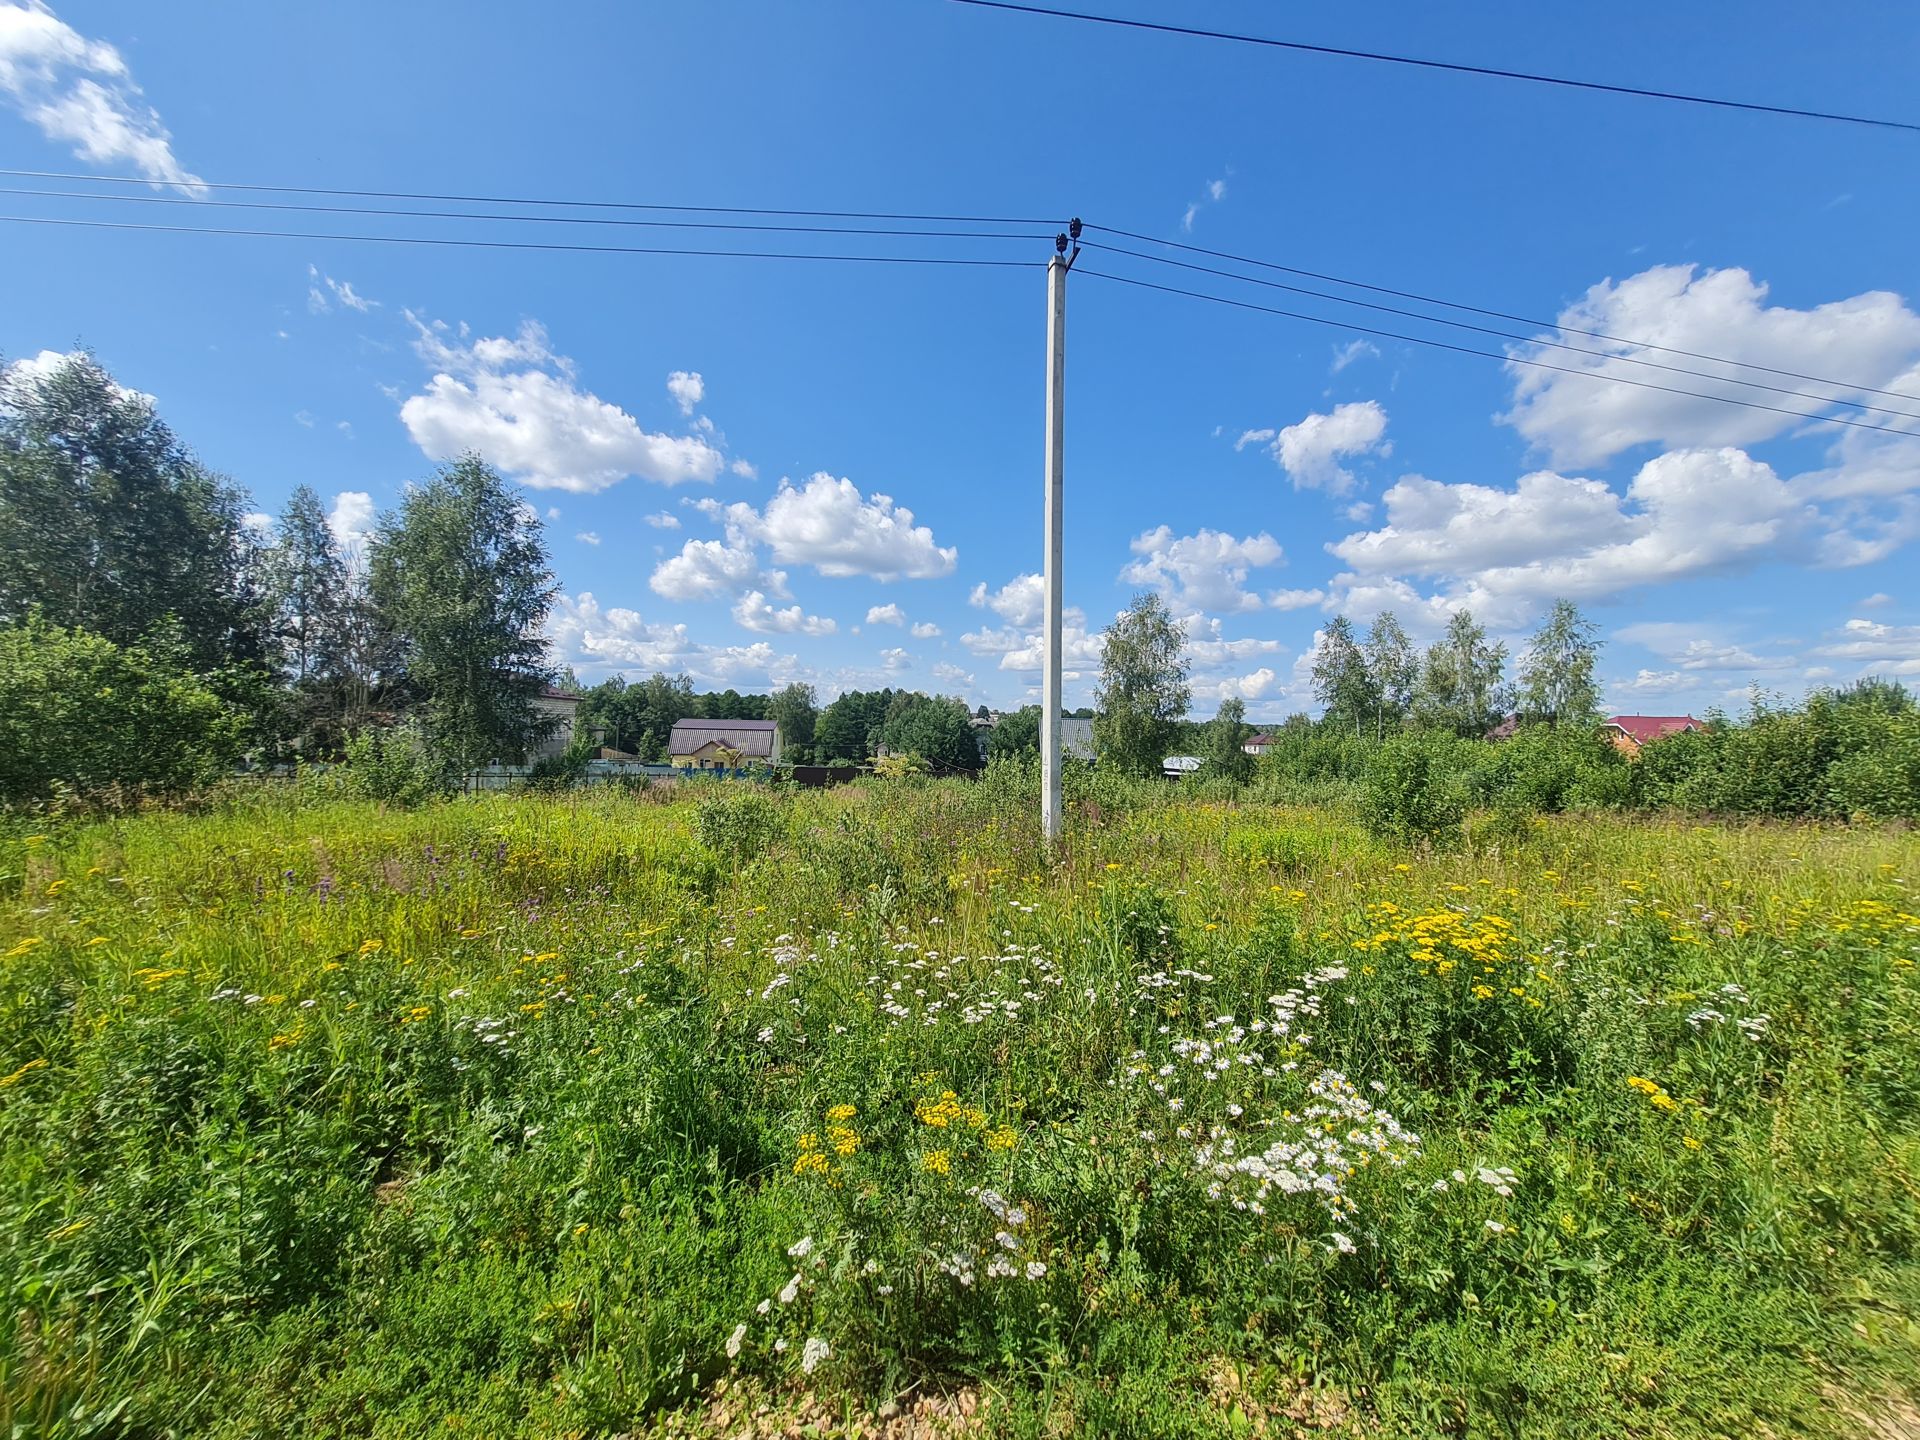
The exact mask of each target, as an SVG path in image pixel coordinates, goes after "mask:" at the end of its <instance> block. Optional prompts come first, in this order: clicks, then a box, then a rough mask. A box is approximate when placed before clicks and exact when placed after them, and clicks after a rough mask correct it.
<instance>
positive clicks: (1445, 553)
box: [1327, 448, 1809, 625]
mask: <svg viewBox="0 0 1920 1440" xmlns="http://www.w3.org/2000/svg"><path fill="white" fill-rule="evenodd" d="M1385 498H1386V507H1387V523H1386V524H1385V525H1384V526H1382V527H1381V528H1380V529H1378V530H1373V531H1367V532H1361V533H1358V534H1353V535H1349V536H1347V537H1346V538H1345V539H1343V540H1340V541H1337V542H1335V543H1333V544H1331V545H1329V546H1328V547H1327V548H1328V550H1329V551H1331V552H1332V553H1333V554H1334V555H1336V556H1338V557H1339V558H1340V559H1342V560H1344V561H1345V562H1346V563H1347V564H1348V565H1349V566H1350V567H1352V569H1351V573H1349V574H1346V575H1341V576H1337V577H1335V580H1334V586H1335V589H1336V592H1346V593H1344V594H1339V595H1338V596H1337V598H1339V599H1341V600H1342V602H1343V605H1344V606H1345V608H1347V610H1348V613H1350V614H1353V613H1356V612H1355V607H1353V606H1352V605H1351V603H1349V602H1350V600H1351V596H1352V595H1353V593H1354V592H1357V591H1361V590H1364V589H1366V588H1368V585H1369V583H1371V584H1373V585H1375V586H1380V587H1385V588H1387V589H1389V590H1391V589H1393V588H1394V587H1398V588H1400V589H1403V590H1404V589H1405V588H1406V587H1405V584H1404V580H1402V579H1401V578H1400V577H1404V576H1424V577H1445V578H1447V579H1448V580H1450V581H1452V582H1453V583H1452V584H1451V585H1450V587H1449V589H1448V591H1447V592H1446V594H1445V595H1444V597H1438V598H1436V600H1434V601H1433V602H1428V603H1431V604H1433V605H1434V606H1435V607H1436V609H1437V610H1438V611H1440V612H1442V614H1439V615H1435V616H1433V617H1432V618H1436V619H1438V618H1443V617H1444V612H1446V611H1451V610H1454V609H1458V608H1460V607H1462V606H1470V607H1471V608H1472V609H1473V610H1474V612H1475V613H1476V614H1479V615H1481V617H1482V618H1483V619H1486V620H1488V621H1490V622H1491V623H1494V624H1496V625H1500V624H1512V623H1517V622H1518V621H1520V620H1521V619H1523V618H1524V617H1525V616H1526V615H1527V614H1529V613H1531V612H1532V610H1533V609H1534V608H1535V607H1536V605H1537V604H1538V602H1540V601H1542V600H1544V599H1547V598H1550V597H1554V596H1566V597H1568V598H1570V599H1574V600H1587V599H1593V598H1595V597H1598V596H1603V595H1612V594H1617V593H1619V592H1621V591H1623V590H1628V589H1632V588H1635V587H1639V586H1646V585H1651V584H1656V583H1659V582H1663V581H1670V580H1677V579H1680V578H1683V577H1686V576H1693V575H1706V574H1714V573H1721V572H1726V571H1731V570H1736V569H1740V568H1743V567H1745V566H1749V565H1752V564H1754V563H1756V562H1758V561H1760V560H1763V559H1778V558H1788V557H1792V556H1794V555H1796V554H1801V553H1804V552H1806V550H1807V549H1808V546H1809V536H1808V533H1807V530H1806V522H1807V521H1808V519H1809V512H1807V511H1806V509H1805V507H1803V506H1801V505H1800V504H1799V503H1798V502H1797V501H1796V499H1795V497H1794V495H1793V492H1792V491H1791V489H1790V488H1789V487H1788V485H1787V484H1786V483H1785V482H1784V481H1782V480H1781V479H1780V477H1779V476H1778V475H1776V474H1775V473H1774V471H1773V469H1772V468H1771V467H1770V466H1768V465H1765V464H1763V463H1761V462H1760V461H1757V460H1755V459H1753V458H1752V457H1751V456H1749V455H1747V454H1746V453H1745V452H1744V451H1741V450H1736V449H1731V448H1728V449H1720V450H1680V451H1674V452H1672V453H1670V454H1666V455H1661V456H1658V457H1656V458H1655V459H1653V460H1649V461H1648V462H1647V463H1646V464H1645V465H1643V466H1642V467H1641V468H1640V472H1639V474H1637V475H1636V476H1635V477H1634V479H1633V483H1632V484H1631V485H1629V486H1628V487H1627V493H1626V495H1625V496H1624V497H1622V496H1619V495H1616V494H1615V493H1614V492H1613V491H1612V490H1610V489H1608V488H1607V486H1605V485H1603V484H1601V483H1600V482H1599V481H1596V480H1582V479H1574V478H1570V477H1567V476H1562V475H1557V474H1554V473H1553V472H1552V471H1544V470H1543V471H1536V472H1535V473H1533V474H1531V475H1526V476H1523V477H1521V479H1520V482H1519V484H1518V485H1517V486H1516V487H1515V488H1514V489H1512V490H1504V489H1498V488H1496V487H1493V486H1486V485H1473V484H1459V485H1445V484H1441V483H1439V482H1437V481H1433V480H1426V479H1423V478H1422V477H1420V476H1417V475H1413V476H1408V477H1407V478H1405V479H1404V480H1401V481H1399V482H1398V483H1397V484H1395V485H1394V486H1392V487H1391V488H1390V489H1389V490H1388V491H1387V493H1386V497H1385ZM1408 599H1411V600H1412V602H1413V603H1412V604H1411V605H1409V604H1407V603H1406V601H1407V600H1408ZM1388 603H1391V604H1393V605H1394V606H1395V608H1404V609H1411V610H1414V611H1415V612H1416V614H1417V611H1418V606H1419V605H1420V604H1421V603H1422V602H1421V601H1420V600H1419V598H1418V597H1417V596H1413V595H1412V594H1411V592H1410V591H1409V592H1408V593H1407V595H1406V596H1404V597H1400V598H1391V597H1389V598H1388ZM1382 608H1384V607H1382ZM1376 613H1377V612H1376Z"/></svg>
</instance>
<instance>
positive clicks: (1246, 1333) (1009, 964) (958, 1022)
mask: <svg viewBox="0 0 1920 1440" xmlns="http://www.w3.org/2000/svg"><path fill="white" fill-rule="evenodd" d="M1076 784H1078V785H1080V786H1081V787H1082V788H1081V789H1080V790H1079V791H1078V793H1076V795H1075V796H1074V797H1073V800H1074V808H1075V816H1076V819H1075V823H1074V825H1073V826H1072V828H1071V830H1070V833H1069V836H1068V839H1067V843H1066V845H1065V846H1064V848H1063V850H1062V852H1061V853H1060V854H1059V855H1058V856H1056V857H1054V858H1053V859H1052V860H1051V861H1050V860H1049V859H1048V858H1047V857H1046V856H1045V855H1044V854H1043V853H1042V851H1041V849H1040V848H1039V845H1038V842H1037V839H1036V837H1035V835H1034V827H1033V821H1032V804H1031V799H1032V797H1031V795H1030V793H1029V790H1030V785H1029V784H1028V783H1027V782H1025V781H1023V780H1022V779H1021V778H1020V777H1018V776H1015V775H1013V774H1011V772H1001V773H998V774H997V775H996V778H995V779H994V780H993V781H992V782H991V783H984V784H980V785H972V786H968V785H961V784H953V783H927V784H917V785H916V784H910V783H908V784H899V785H892V786H869V787H854V788H849V789H845V790H841V791H836V792H831V793H820V792H813V793H804V794H799V795H792V794H781V793H778V792H767V791H760V790H755V789H751V788H747V787H737V788H735V787H700V789H699V790H698V791H697V792H695V793H689V794H686V795H683V796H681V797H677V798H676V797H672V796H664V797H663V796H660V795H657V794H654V793H645V794H640V795H615V794H607V793H600V794H595V795H591V796H561V797H509V796H490V797H484V798H476V799H472V800H466V801H461V802H457V803H449V804H443V805H436V806H431V807H428V808H423V809H418V810H412V811H387V810H380V809H376V808H372V807H370V806H366V805H363V804H356V803H346V802H341V803H329V804H323V805H320V806H318V807H316V808H300V807H299V806H298V805H297V804H296V803H294V801H293V799H292V798H291V797H278V796H266V797H258V798H255V799H253V800H250V801H241V802H235V803H233V804H231V805H229V806H227V807H226V808H223V809H219V810H216V811H213V812H211V813H204V814H200V815H192V816H189V815H181V814H150V815H143V816H135V817H130V818H124V819H118V820H114V821H110V822H103V823H72V824H69V825H61V826H56V827H52V828H49V829H48V830H47V831H45V832H44V833H40V834H35V833H18V832H15V833H10V834H9V835H8V837H7V838H6V839H5V840H3V841H0V847H4V848H0V896H4V899H3V900H0V956H4V957H5V958H4V960H0V1287H4V1291H5V1304H4V1306H0V1397H4V1398H3V1399H0V1407H4V1411H3V1412H0V1424H4V1425H7V1426H10V1427H11V1428H12V1431H13V1433H16V1434H22V1435H31V1434H59V1435H159V1434H178V1435H233V1436H241V1435H259V1434H282V1433H300V1434H316V1435H396V1436H397V1435H416V1434H429V1433H431V1434H475V1435H488V1436H492V1435H510V1434H525V1435H561V1434H600V1433H611V1434H620V1433H629V1432H632V1431H636V1430H638V1431H645V1430H647V1429H649V1428H653V1427H660V1428H669V1429H671V1428H680V1429H685V1428H688V1427H694V1428H697V1427H698V1426H699V1425H700V1424H701V1423H703V1421H704V1419H705V1418H707V1417H710V1416H712V1415H713V1414H715V1413H717V1412H715V1411H714V1409H713V1408H712V1407H716V1406H721V1405H726V1404H728V1403H731V1399H732V1398H734V1397H739V1396H741V1395H746V1396H750V1397H752V1402H751V1404H750V1405H749V1406H748V1407H746V1412H747V1413H750V1412H751V1410H752V1409H754V1408H761V1409H765V1410H766V1411H767V1413H768V1414H769V1415H770V1416H774V1417H777V1416H778V1415H780V1414H781V1413H783V1407H791V1408H793V1409H796V1410H798V1409H804V1408H805V1407H806V1406H808V1405H811V1406H813V1407H814V1409H813V1410H812V1411H809V1412H808V1413H811V1414H815V1415H823V1414H827V1413H831V1414H833V1415H835V1416H846V1415H853V1416H860V1415H870V1414H872V1413H873V1412H874V1411H875V1410H877V1409H878V1408H879V1407H880V1406H882V1405H883V1404H885V1403H886V1402H887V1401H889V1400H890V1399H892V1398H894V1397H898V1396H903V1395H924V1394H929V1393H936V1392H941V1391H964V1392H965V1393H966V1394H967V1395H968V1396H969V1397H972V1399H976V1400H977V1401H978V1402H979V1403H978V1407H977V1408H976V1411H975V1414H974V1416H973V1418H972V1420H970V1421H969V1422H968V1423H969V1425H970V1426H971V1427H972V1428H974V1429H976V1430H981V1431H1002V1432H1005V1433H1084V1434H1101V1435H1108V1434H1133V1435H1142V1436H1147V1435H1151V1436H1164V1435H1178V1434H1240V1433H1250V1432H1252V1431H1255V1430H1259V1431H1262V1432H1264V1433H1286V1432H1287V1430H1288V1429H1289V1428H1290V1427H1292V1426H1295V1425H1308V1424H1311V1425H1319V1424H1323V1423H1324V1424H1328V1425H1334V1426H1340V1425H1345V1426H1347V1427H1349V1428H1350V1429H1354V1430H1357V1431H1358V1432H1360V1433H1366V1434H1408V1435H1427V1434H1483V1433H1484V1434H1566V1435H1608V1436H1617V1435H1715V1434H1749V1433H1756V1432H1758V1431H1760V1430H1762V1429H1770V1430H1771V1431H1773V1432H1774V1433H1786V1432H1796V1431H1803V1432H1806V1433H1835V1434H1839V1433H1848V1431H1849V1427H1850V1426H1852V1425H1854V1424H1856V1423H1857V1422H1856V1420H1855V1419H1854V1418H1852V1417H1851V1415H1850V1413H1849V1410H1850V1409H1851V1410H1853V1411H1858V1410H1860V1409H1863V1408H1870V1407H1871V1406H1872V1405H1873V1404H1875V1403H1878V1402H1880V1401H1882V1400H1884V1399H1886V1398H1887V1397H1890V1396H1899V1395H1903V1394H1909V1393H1911V1390H1912V1387H1913V1385H1914V1383H1915V1374H1916V1370H1915V1364H1914V1361H1915V1355H1916V1349H1917V1347H1920V1329H1917V1328H1916V1320H1915V1314H1916V1311H1915V1306H1916V1304H1917V1303H1920V1283H1917V1282H1916V1276H1920V1269H1916V1257H1915V1247H1916V1244H1917V1243H1920V1180H1916V1175H1917V1174H1920V1065H1916V1060H1920V1055H1916V1022H1917V1021H1920V983H1917V982H1916V977H1915V960H1916V958H1920V921H1916V919H1915V918H1914V915H1913V911H1914V909H1915V905H1914V902H1913V901H1912V899H1911V898H1909V896H1908V893H1907V889H1908V883H1909V881H1910V880H1911V879H1912V877H1913V875H1914V872H1915V868H1916V860H1920V843H1917V842H1916V841H1915V839H1914V837H1913V836H1912V835H1911V834H1909V833H1907V832H1904V831H1895V830H1876V829H1867V828H1860V829H1846V828H1840V827H1830V828H1821V827H1813V826H1808V827H1794V828H1787V827H1758V826H1755V827H1699V826H1691V825H1680V824H1669V823H1663V822H1653V821H1640V822H1635V821H1625V820H1611V819H1594V818H1592V817H1578V818H1574V817H1568V818H1556V819H1554V820H1552V821H1535V822H1532V823H1530V824H1519V825H1513V824H1506V825H1500V826H1489V827H1480V828H1478V829H1476V827H1475V826H1474V825H1472V824H1470V825H1469V827H1468V829H1469V835H1470V836H1473V837H1475V838H1474V841H1473V843H1470V844H1468V845H1467V846H1465V847H1463V848H1461V849H1458V850H1453V851H1449V852H1445V853H1438V854H1426V853H1420V852H1415V851H1409V850H1403V849H1400V848H1396V847H1394V846H1391V845H1388V844H1385V843H1383V842H1380V841H1377V840H1374V839H1372V838H1369V836H1368V835H1367V834H1366V832H1365V831H1364V830H1363V829H1362V828H1361V827H1360V825H1359V823H1358V820H1357V818H1356V817H1355V816H1353V815H1351V814H1349V813H1346V812H1344V811H1341V810H1339V809H1333V810H1328V809H1319V808H1305V807H1289V806H1280V805H1244V806H1240V805H1234V804H1231V803H1224V802H1223V803H1217V804H1208V803H1195V802H1193V801H1192V800H1191V799H1181V798H1177V797H1176V796H1174V795H1172V794H1170V793H1169V792H1167V791H1165V790H1162V789H1159V788H1157V787H1156V788H1137V787H1129V786H1126V785H1119V784H1113V783H1111V782H1108V781H1106V780H1104V779H1094V778H1087V779H1085V780H1081V781H1076ZM1336 1077H1337V1078H1336ZM1328 1126H1331V1127H1332V1128H1331V1129H1329V1128H1328ZM765 1423H766V1425H767V1426H769V1427H773V1426H774V1425H775V1420H773V1419H769V1420H767V1421H766V1422H765Z"/></svg>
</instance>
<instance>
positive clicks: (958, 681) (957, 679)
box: [933, 660, 973, 690]
mask: <svg viewBox="0 0 1920 1440" xmlns="http://www.w3.org/2000/svg"><path fill="white" fill-rule="evenodd" d="M933 678H934V679H936V680H943V681H945V682H946V683H947V684H949V685H952V686H954V687H955V688H956V689H961V690H971V689H972V688H973V672H972V671H971V670H964V669H962V668H961V667H960V666H958V665H955V664H954V663H953V662H952V661H951V660H941V661H939V662H937V663H936V664H935V665H934V667H933Z"/></svg>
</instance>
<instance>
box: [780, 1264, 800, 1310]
mask: <svg viewBox="0 0 1920 1440" xmlns="http://www.w3.org/2000/svg"><path fill="white" fill-rule="evenodd" d="M799 1293H800V1272H799V1271H797V1270H796V1271H795V1272H794V1275H793V1278H792V1279H791V1280H789V1281H787V1283H786V1285H785V1287H784V1288H782V1290H781V1291H780V1303H781V1304H782V1305H791V1304H792V1303H793V1301H794V1297H795V1296H797V1295H798V1294H799Z"/></svg>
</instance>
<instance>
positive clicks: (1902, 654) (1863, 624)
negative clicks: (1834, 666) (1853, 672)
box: [1813, 617, 1920, 675]
mask: <svg viewBox="0 0 1920 1440" xmlns="http://www.w3.org/2000/svg"><path fill="white" fill-rule="evenodd" d="M1813 653H1814V654H1815V655H1819V656H1823V657H1825V658H1827V659H1829V660H1849V661H1853V662H1855V663H1857V664H1858V665H1860V667H1861V668H1862V670H1863V671H1871V672H1874V673H1877V674H1882V675H1920V625H1883V624H1881V623H1880V622H1879V621H1878V620H1862V619H1859V618H1858V617H1856V618H1854V619H1852V620H1849V621H1847V623H1846V624H1845V625H1843V626H1841V627H1840V629H1838V630H1836V631H1833V632H1831V633H1829V634H1828V635H1827V636H1826V637H1825V640H1824V643H1822V644H1820V645H1818V646H1815V647H1814V650H1813Z"/></svg>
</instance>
